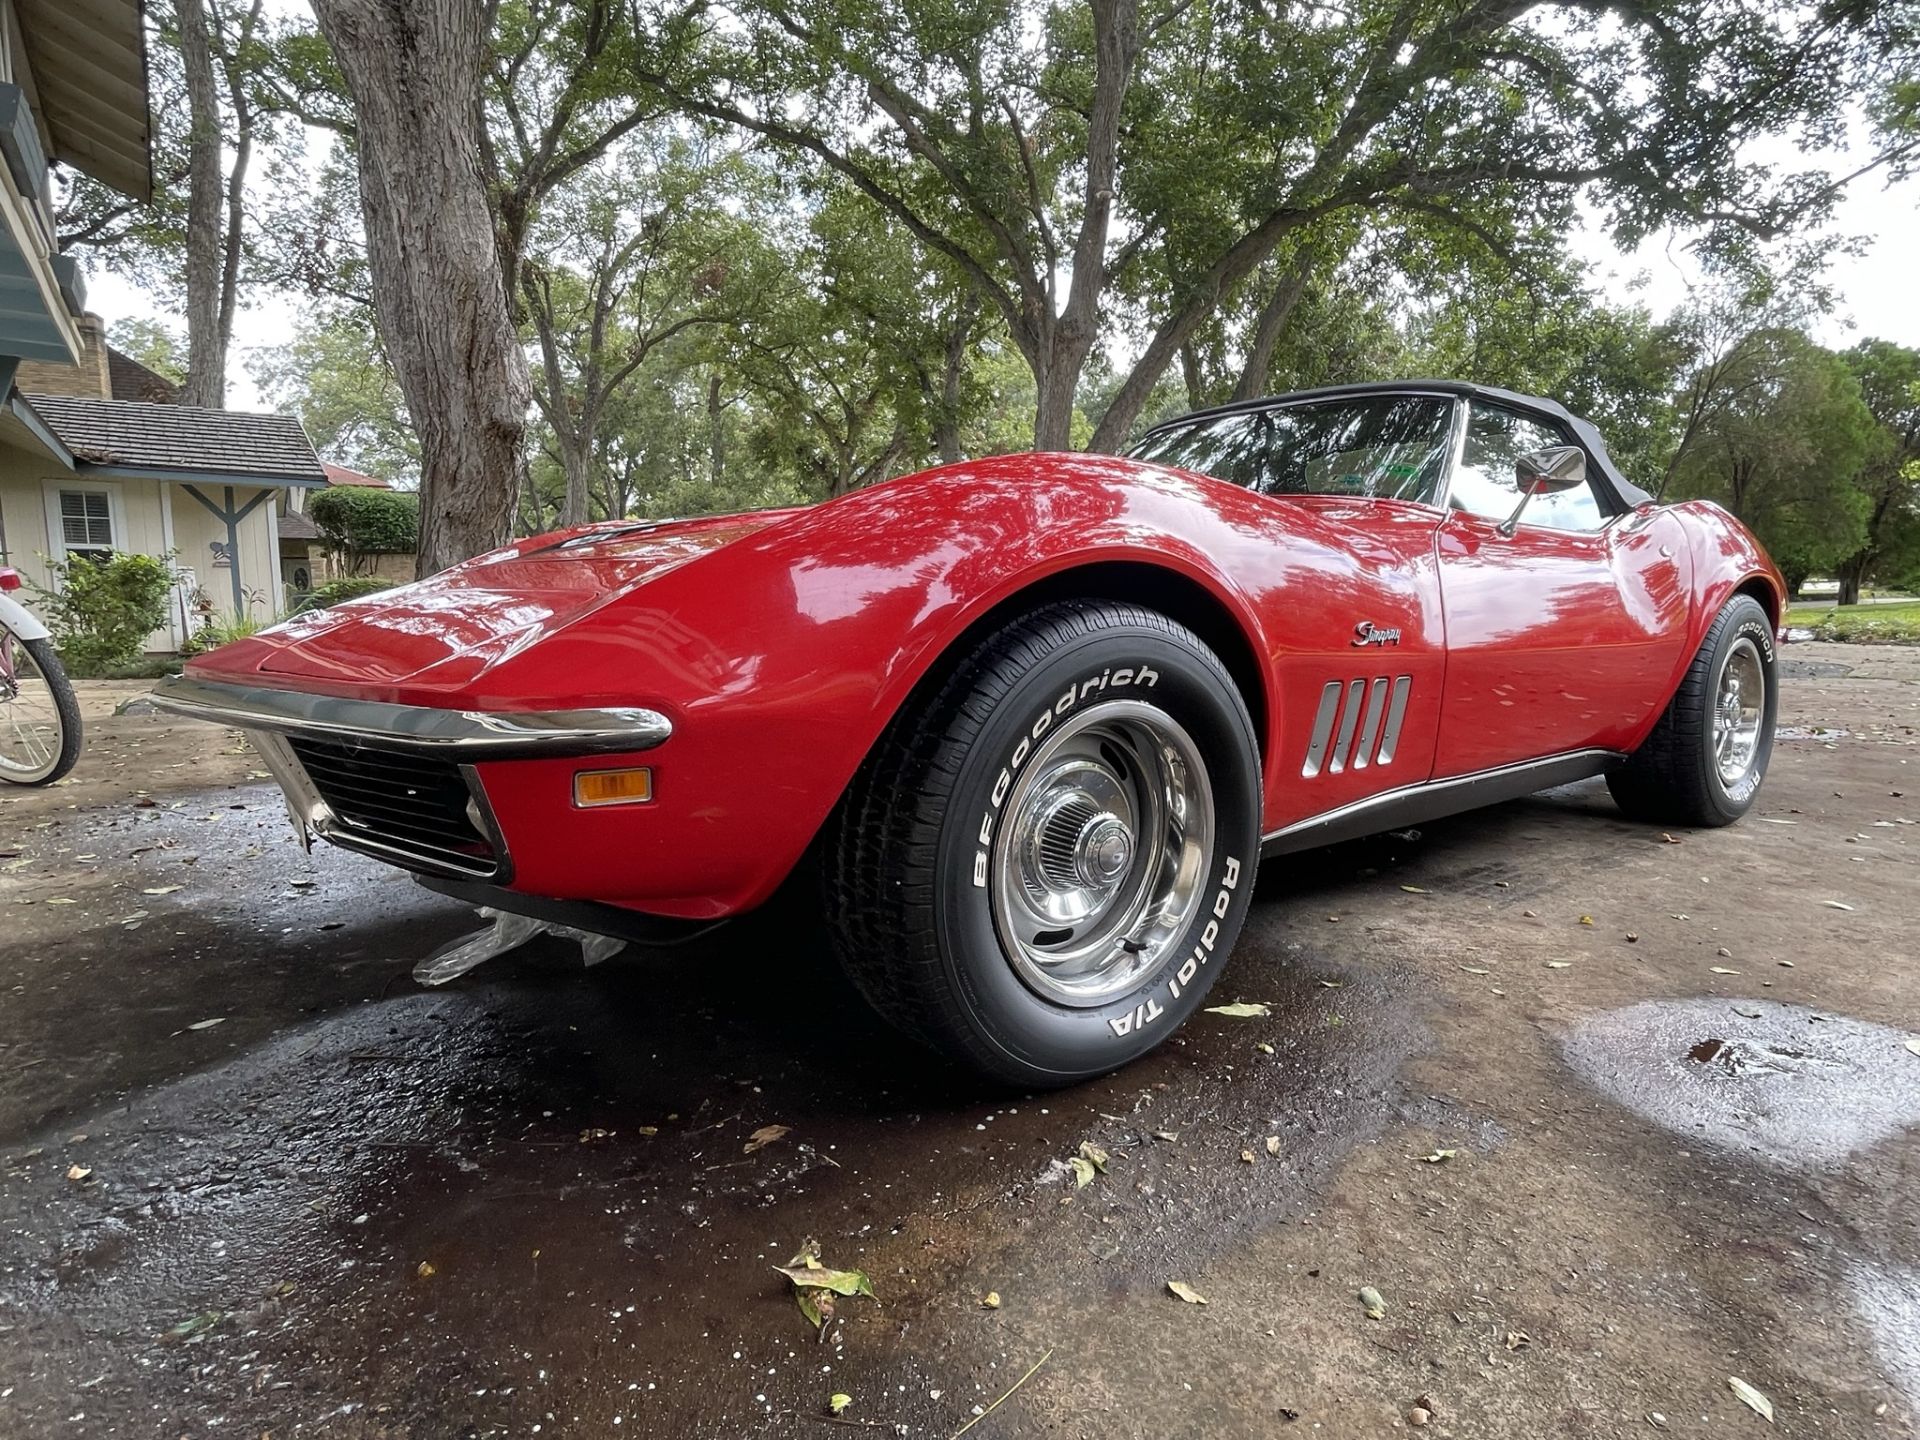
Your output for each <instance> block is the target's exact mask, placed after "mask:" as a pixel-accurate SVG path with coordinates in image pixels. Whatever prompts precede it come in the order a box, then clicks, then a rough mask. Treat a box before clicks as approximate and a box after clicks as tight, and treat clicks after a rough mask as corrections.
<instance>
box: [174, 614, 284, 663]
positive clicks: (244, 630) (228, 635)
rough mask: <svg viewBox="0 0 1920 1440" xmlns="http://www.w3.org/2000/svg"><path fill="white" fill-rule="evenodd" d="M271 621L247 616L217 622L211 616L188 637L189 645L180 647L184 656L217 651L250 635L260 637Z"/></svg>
mask: <svg viewBox="0 0 1920 1440" xmlns="http://www.w3.org/2000/svg"><path fill="white" fill-rule="evenodd" d="M273 623H274V622H273V621H271V620H258V619H255V618H254V617H253V616H251V615H247V616H244V617H242V618H241V619H238V620H216V619H214V617H213V616H211V615H209V616H207V617H206V620H205V622H204V623H202V625H201V626H200V628H199V629H198V630H196V631H194V632H193V634H191V635H189V636H188V637H187V643H186V644H184V645H182V646H181V647H180V653H181V654H182V655H189V656H190V655H199V654H201V653H203V652H204V651H207V650H217V649H219V648H220V647H221V646H222V645H228V644H231V643H232V642H233V641H235V640H244V639H246V638H247V637H248V636H249V635H258V634H259V633H260V632H261V631H262V630H264V629H266V628H267V626H269V625H271V624H273Z"/></svg>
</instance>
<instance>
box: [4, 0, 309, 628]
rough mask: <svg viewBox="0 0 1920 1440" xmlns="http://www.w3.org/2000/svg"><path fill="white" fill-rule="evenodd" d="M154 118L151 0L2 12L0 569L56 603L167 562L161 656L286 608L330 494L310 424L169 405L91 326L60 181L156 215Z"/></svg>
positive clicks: (154, 378)
mask: <svg viewBox="0 0 1920 1440" xmlns="http://www.w3.org/2000/svg"><path fill="white" fill-rule="evenodd" d="M149 105H150V100H149V95H148V87H147V63H146V41H145V36H144V33H143V30H142V26H141V0H0V565H6V566H12V567H13V568H15V569H17V570H19V571H21V572H22V573H23V574H24V575H25V576H26V577H27V578H28V579H29V580H31V581H34V582H36V583H38V584H40V585H43V586H46V587H48V588H52V586H53V585H54V583H55V579H56V577H55V575H54V573H53V570H54V567H55V566H57V565H59V564H61V563H63V562H65V561H69V560H72V559H74V558H76V557H87V556H93V557H101V556H107V555H112V554H116V553H121V552H126V551H139V552H143V553H145V554H148V555H155V556H164V557H167V558H168V559H169V561H170V563H171V564H172V565H173V568H174V574H175V577H176V584H175V597H174V604H173V611H174V614H173V616H172V618H171V619H170V620H169V622H168V625H167V628H166V629H165V630H163V631H160V632H157V633H156V634H155V635H153V636H152V637H150V638H149V641H148V648H149V649H153V650H168V649H173V648H176V647H178V646H179V645H180V644H181V642H182V641H183V640H184V639H185V638H186V636H187V635H189V634H191V633H193V632H194V631H196V630H198V629H199V628H200V626H201V624H202V623H204V620H205V619H206V618H220V619H230V618H235V617H239V618H251V619H254V620H261V621H266V620H271V619H273V618H274V617H275V616H277V615H279V614H280V613H281V612H282V611H283V610H284V609H285V608H286V586H285V584H284V579H285V577H284V575H283V567H282V563H281V542H280V536H279V534H278V522H279V519H280V516H281V514H282V513H284V512H285V511H287V509H288V508H289V507H288V506H287V503H286V498H287V496H289V495H290V494H299V493H302V492H304V490H305V489H307V488H318V487H320V486H323V485H325V484H326V483H327V481H326V476H325V474H324V472H323V471H322V470H321V468H320V460H319V457H318V456H316V455H315V454H314V452H313V446H312V445H311V444H310V443H308V440H307V437H306V434H305V432H304V431H302V429H301V428H300V423H299V421H297V420H295V419H293V418H292V417H291V416H286V415H244V414H236V413H234V412H231V411H225V410H201V409H193V408H189V407H186V406H182V405H177V404H174V403H172V402H173V400H174V398H175V390H174V387H173V386H172V385H171V383H170V382H169V381H168V380H167V379H166V378H165V377H164V376H162V375H159V374H156V373H155V372H154V371H152V370H150V369H148V368H147V367H146V366H144V365H141V364H140V363H139V362H138V361H136V360H134V359H133V358H132V357H131V356H127V355H122V354H120V353H119V352H117V351H115V350H113V349H112V347H111V346H109V345H108V344H107V342H106V335H105V327H104V326H103V325H102V323H101V321H100V318H99V317H98V316H97V315H92V314H89V313H88V312H87V308H86V285H85V281H84V278H83V277H82V275H81V274H80V270H79V267H78V265H77V264H76V263H75V261H74V258H73V257H72V256H71V255H62V254H61V253H60V252H59V247H58V243H57V240H56V234H55V228H54V224H53V205H52V185H51V180H50V167H51V166H52V165H53V164H55V163H59V164H64V165H67V166H70V167H71V168H73V169H74V170H77V171H79V172H81V173H82V174H85V175H90V176H92V177H93V178H94V179H95V180H97V181H99V182H100V183H101V184H103V185H106V186H109V187H110V188H112V189H114V190H117V191H119V192H120V193H121V194H123V195H126V196H127V197H129V198H130V199H133V200H146V199H148V198H150V196H151V194H152V190H153V166H152V160H151V155H150V146H151V129H150V123H149V118H148V110H149ZM309 528H310V527H309ZM299 553H300V554H303V555H304V554H305V551H304V550H301V551H300V552H299Z"/></svg>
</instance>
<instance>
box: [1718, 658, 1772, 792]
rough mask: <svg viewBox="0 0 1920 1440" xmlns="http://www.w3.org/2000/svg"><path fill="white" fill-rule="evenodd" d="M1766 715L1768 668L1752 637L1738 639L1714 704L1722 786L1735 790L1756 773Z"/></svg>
mask: <svg viewBox="0 0 1920 1440" xmlns="http://www.w3.org/2000/svg"><path fill="white" fill-rule="evenodd" d="M1766 715H1767V677H1766V667H1765V666H1764V665H1763V663H1762V662H1761V659H1760V647H1759V646H1758V645H1756V644H1754V641H1753V637H1752V636H1750V635H1741V636H1739V637H1737V638H1736V639H1735V640H1734V642H1733V644H1732V646H1731V647H1730V648H1729V649H1728V650H1727V653H1726V656H1725V658H1724V659H1723V660H1721V662H1720V683H1719V684H1718V685H1717V686H1716V687H1715V692H1714V701H1713V759H1714V764H1715V766H1716V767H1717V768H1718V769H1719V772H1720V783H1721V784H1722V785H1723V786H1725V787H1726V788H1727V789H1728V790H1729V791H1731V790H1733V789H1735V788H1736V787H1737V786H1739V785H1740V784H1741V782H1743V781H1744V780H1745V779H1746V778H1747V776H1748V775H1749V774H1751V773H1752V771H1753V762H1754V760H1755V758H1756V757H1757V756H1758V755H1759V753H1760V727H1761V726H1762V724H1763V723H1764V722H1765V720H1766Z"/></svg>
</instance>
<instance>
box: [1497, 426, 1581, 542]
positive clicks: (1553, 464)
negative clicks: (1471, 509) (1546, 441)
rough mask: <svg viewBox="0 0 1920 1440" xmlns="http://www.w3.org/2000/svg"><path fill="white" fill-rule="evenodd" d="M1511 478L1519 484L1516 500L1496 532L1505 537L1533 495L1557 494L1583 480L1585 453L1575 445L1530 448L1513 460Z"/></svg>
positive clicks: (1518, 519)
mask: <svg viewBox="0 0 1920 1440" xmlns="http://www.w3.org/2000/svg"><path fill="white" fill-rule="evenodd" d="M1513 478H1514V483H1515V484H1517V485H1518V486H1519V487H1520V503H1519V504H1518V505H1516V506H1514V507H1513V513H1512V514H1511V515H1509V516H1508V517H1507V518H1506V519H1505V520H1502V521H1501V522H1500V533H1501V534H1502V535H1506V536H1511V535H1512V534H1513V532H1514V530H1515V529H1517V528H1518V527H1519V524H1520V516H1521V514H1522V513H1523V512H1524V511H1525V510H1526V508H1527V502H1528V501H1529V500H1531V499H1532V498H1533V497H1534V496H1536V495H1558V494H1561V493H1562V492H1564V491H1567V490H1577V489H1579V488H1580V486H1582V485H1584V484H1586V483H1587V452H1586V451H1584V450H1582V449H1581V448H1580V447H1579V446H1578V445H1549V446H1547V447H1546V449H1544V450H1530V451H1528V452H1527V453H1526V454H1525V455H1522V456H1521V457H1520V458H1519V459H1518V460H1515V461H1514V462H1513Z"/></svg>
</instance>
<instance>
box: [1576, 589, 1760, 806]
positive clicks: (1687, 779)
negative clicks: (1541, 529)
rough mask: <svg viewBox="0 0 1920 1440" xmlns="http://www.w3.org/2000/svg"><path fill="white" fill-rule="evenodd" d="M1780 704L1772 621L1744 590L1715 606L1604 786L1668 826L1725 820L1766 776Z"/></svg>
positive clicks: (1754, 792)
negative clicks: (1662, 704) (1666, 699)
mask: <svg viewBox="0 0 1920 1440" xmlns="http://www.w3.org/2000/svg"><path fill="white" fill-rule="evenodd" d="M1779 708H1780V677H1779V675H1778V673H1777V670H1776V666H1775V663H1774V636H1773V622H1772V621H1770V620H1769V619H1768V618H1767V612H1766V611H1765V610H1764V609H1763V608H1761V606H1760V603H1759V602H1758V601H1756V600H1755V599H1754V598H1753V597H1752V596H1750V595H1736V596H1734V597H1733V598H1732V599H1731V600H1729V601H1728V602H1727V603H1726V604H1725V605H1723V606H1722V607H1721V609H1720V613H1719V614H1718V615H1716V616H1715V617H1714V620H1713V624H1712V625H1711V626H1709V627H1708V629H1707V634H1706V638H1705V639H1704V640H1702V641H1701V642H1700V649H1699V652H1698V653H1697V654H1696V655H1695V656H1694V657H1693V663H1692V664H1691V665H1689V666H1688V667H1687V673H1686V674H1685V675H1684V676H1682V677H1681V680H1680V688H1679V689H1678V690H1676V691H1675V692H1674V696H1673V700H1672V702H1671V703H1670V704H1669V705H1668V706H1667V709H1666V713H1665V714H1663V715H1662V716H1661V717H1660V721H1659V723H1658V724H1657V725H1655V726H1654V727H1653V733H1652V734H1650V735H1649V736H1647V738H1646V740H1645V741H1644V742H1643V743H1642V744H1641V746H1640V748H1639V749H1638V750H1636V751H1634V752H1633V754H1632V755H1631V756H1630V757H1629V758H1628V760H1627V762H1626V763H1625V764H1624V765H1622V766H1621V767H1620V768H1619V769H1617V770H1615V771H1614V772H1612V773H1611V774H1610V775H1608V776H1607V788H1608V789H1610V790H1611V791H1612V792H1613V798H1614V800H1615V801H1616V802H1618V804H1619V806H1620V808H1621V809H1622V810H1624V811H1626V813H1627V814H1629V815H1631V816H1633V817H1635V818H1636V819H1641V820H1651V821H1654V822H1655V823H1657V824H1665V825H1729V824H1731V823H1732V822H1733V821H1735V820H1738V819H1739V818H1740V817H1741V816H1742V815H1744V814H1746V813H1747V811H1748V809H1749V808H1750V807H1751V806H1752V805H1753V798H1754V796H1755V795H1757V794H1759V792H1760V782H1761V781H1762V780H1764V779H1765V778H1766V774H1767V761H1768V760H1769V759H1770V758H1771V757H1772V755H1773V726H1774V721H1775V719H1776V717H1777V715H1778V713H1779Z"/></svg>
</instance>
